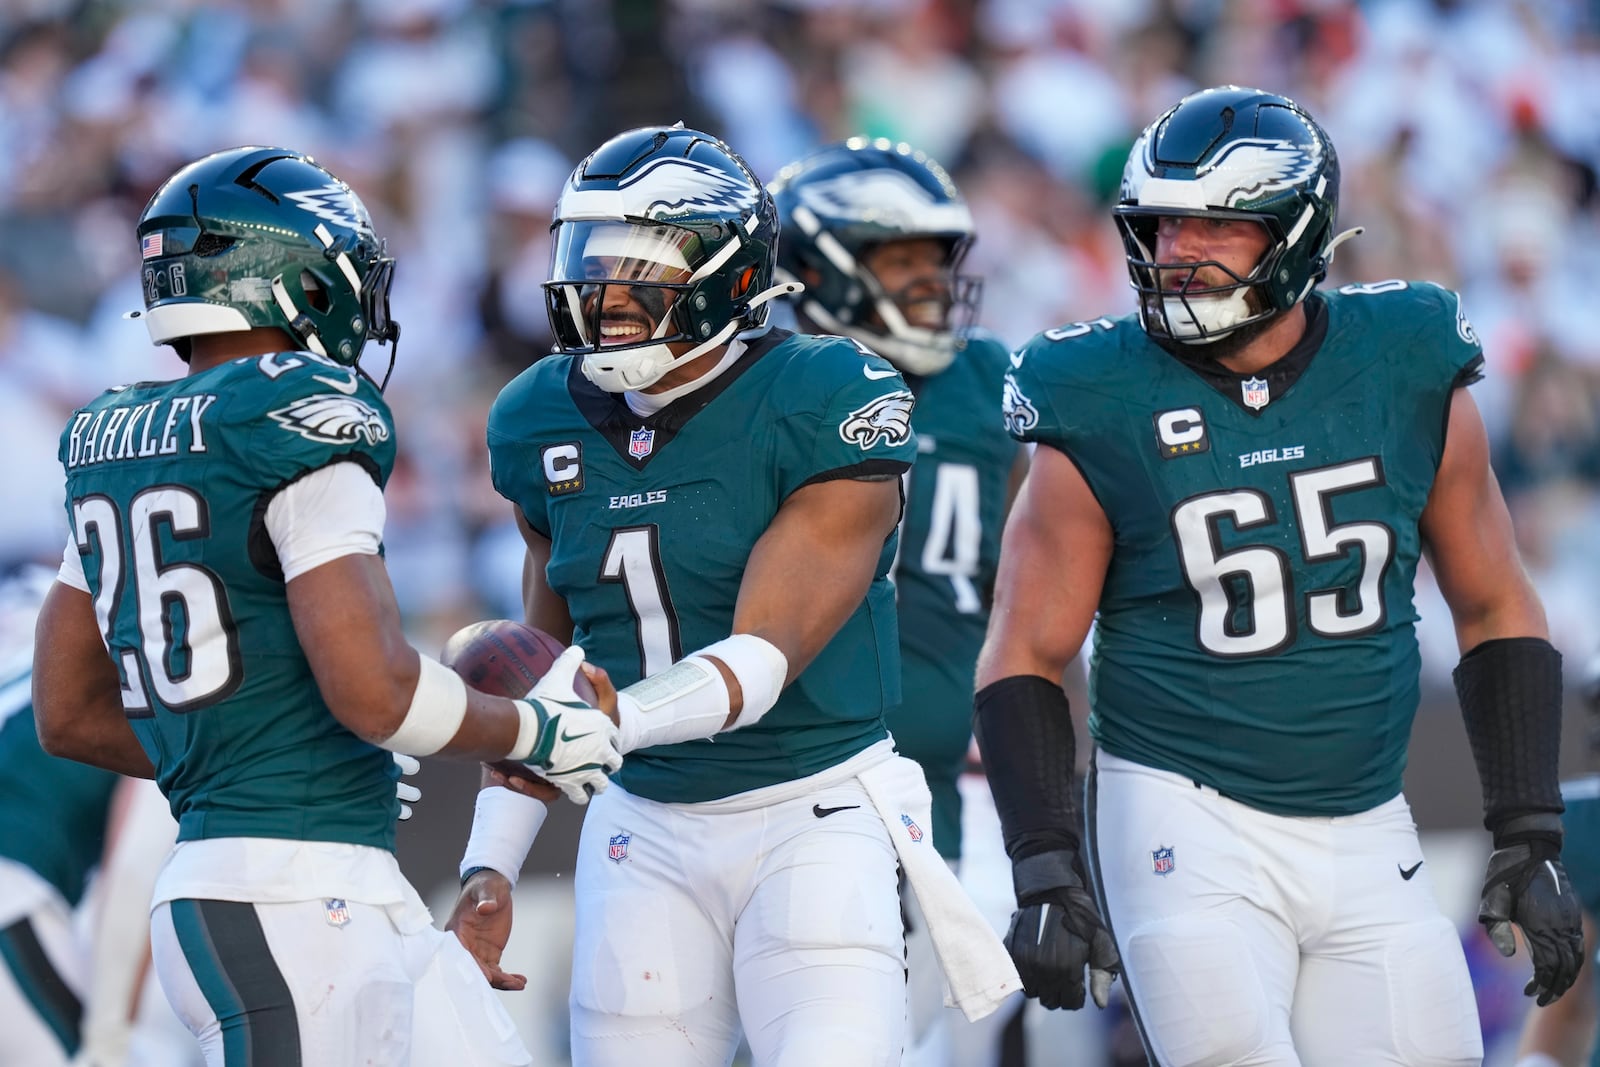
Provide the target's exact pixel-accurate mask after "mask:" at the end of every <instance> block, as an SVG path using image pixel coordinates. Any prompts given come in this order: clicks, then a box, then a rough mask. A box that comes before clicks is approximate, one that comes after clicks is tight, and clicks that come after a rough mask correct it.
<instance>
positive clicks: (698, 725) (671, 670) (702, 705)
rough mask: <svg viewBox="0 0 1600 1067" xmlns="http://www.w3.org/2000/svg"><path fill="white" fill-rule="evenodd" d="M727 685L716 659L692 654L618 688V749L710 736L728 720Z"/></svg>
mask: <svg viewBox="0 0 1600 1067" xmlns="http://www.w3.org/2000/svg"><path fill="white" fill-rule="evenodd" d="M728 710H729V708H728V686H727V683H726V682H724V681H723V680H722V672H721V671H719V670H717V668H716V665H715V664H712V663H707V662H705V661H704V660H700V659H696V658H695V657H693V656H690V657H688V658H687V659H681V660H679V661H678V662H677V663H674V664H673V665H672V666H670V667H668V668H667V669H666V670H664V671H658V672H657V673H655V674H652V675H651V676H650V677H648V678H643V679H640V680H639V681H637V682H634V683H633V684H632V685H630V686H628V688H626V689H624V690H622V691H620V692H619V693H617V720H618V721H617V733H618V734H619V735H620V736H619V738H618V741H617V750H618V751H620V752H621V753H622V754H623V755H627V754H628V753H629V752H632V751H633V750H634V749H638V748H649V747H651V746H652V745H674V744H677V743H678V742H680V741H694V740H697V739H699V738H702V737H710V736H711V735H712V734H714V733H716V732H717V731H719V730H721V729H722V724H723V723H725V722H727V721H728Z"/></svg>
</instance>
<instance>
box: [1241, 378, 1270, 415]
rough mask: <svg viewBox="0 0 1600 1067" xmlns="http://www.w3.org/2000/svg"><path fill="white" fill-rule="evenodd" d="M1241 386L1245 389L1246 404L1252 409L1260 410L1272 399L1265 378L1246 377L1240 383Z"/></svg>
mask: <svg viewBox="0 0 1600 1067" xmlns="http://www.w3.org/2000/svg"><path fill="white" fill-rule="evenodd" d="M1239 388H1240V389H1242V390H1243V391H1244V406H1245V407H1247V408H1249V409H1250V410H1251V411H1260V410H1261V409H1262V408H1264V407H1266V406H1267V401H1269V400H1271V399H1272V396H1271V394H1270V393H1269V391H1268V389H1267V380H1266V379H1265V378H1246V379H1245V380H1244V381H1242V382H1240V383H1239Z"/></svg>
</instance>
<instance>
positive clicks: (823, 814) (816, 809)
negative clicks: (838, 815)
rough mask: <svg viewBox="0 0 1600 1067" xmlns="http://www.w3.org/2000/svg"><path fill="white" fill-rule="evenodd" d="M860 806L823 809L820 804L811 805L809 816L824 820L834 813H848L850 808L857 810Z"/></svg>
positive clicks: (851, 805) (848, 805)
mask: <svg viewBox="0 0 1600 1067" xmlns="http://www.w3.org/2000/svg"><path fill="white" fill-rule="evenodd" d="M860 806H861V805H860V804H841V805H839V806H838V807H837V808H825V807H823V806H822V805H821V804H813V805H811V814H813V815H815V816H816V817H817V818H819V819H826V818H827V817H828V816H830V815H832V814H833V813H834V812H836V811H849V810H850V809H851V808H859V807H860Z"/></svg>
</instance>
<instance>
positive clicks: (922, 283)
mask: <svg viewBox="0 0 1600 1067" xmlns="http://www.w3.org/2000/svg"><path fill="white" fill-rule="evenodd" d="M861 264H862V266H864V267H866V269H867V270H869V271H871V272H872V273H873V275H874V276H875V277H876V278H877V279H878V282H879V284H881V285H882V286H883V289H884V292H886V293H888V294H889V297H890V299H892V300H893V301H894V302H895V305H896V306H897V307H899V309H900V313H901V314H903V315H904V316H905V317H906V321H907V322H909V323H910V324H911V325H913V326H921V327H923V328H925V329H930V330H941V329H943V328H944V326H945V320H946V318H947V316H948V315H949V312H950V254H949V249H948V247H947V246H946V244H945V242H943V241H941V240H938V239H937V238H933V237H908V238H905V239H904V240H900V241H885V242H884V243H883V244H880V245H877V246H875V247H874V248H872V249H871V250H869V251H868V252H867V253H866V254H865V255H863V256H862V258H861ZM877 325H879V326H882V325H883V324H882V323H878V324H877Z"/></svg>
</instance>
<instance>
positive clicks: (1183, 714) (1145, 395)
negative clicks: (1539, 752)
mask: <svg viewBox="0 0 1600 1067" xmlns="http://www.w3.org/2000/svg"><path fill="white" fill-rule="evenodd" d="M1306 308H1307V330H1306V335H1305V337H1304V338H1303V340H1302V341H1301V342H1300V344H1299V345H1297V346H1296V348H1295V349H1294V350H1293V351H1291V352H1290V353H1288V354H1287V355H1285V356H1284V357H1283V359H1282V360H1280V361H1278V363H1277V364H1274V365H1273V367H1269V368H1267V369H1266V370H1265V371H1263V372H1262V374H1261V375H1258V376H1241V375H1228V374H1217V373H1214V368H1211V369H1207V368H1204V367H1198V366H1195V365H1191V364H1190V363H1187V362H1185V361H1183V360H1180V359H1178V358H1176V357H1174V356H1172V355H1169V354H1168V353H1167V352H1166V351H1164V350H1163V349H1162V348H1160V347H1159V346H1157V345H1156V344H1155V343H1154V342H1152V341H1150V340H1149V339H1148V338H1147V337H1146V336H1145V333H1144V331H1143V330H1141V329H1140V327H1139V323H1138V321H1137V320H1136V319H1135V318H1133V317H1129V318H1125V319H1118V320H1110V319H1100V320H1097V321H1095V322H1091V323H1078V324H1074V325H1072V326H1068V327H1062V328H1060V329H1056V330H1048V331H1045V332H1044V333H1041V334H1039V335H1038V336H1036V337H1035V338H1034V339H1033V340H1032V341H1030V342H1029V343H1028V345H1026V346H1025V347H1024V348H1023V349H1022V350H1021V351H1020V352H1019V353H1018V354H1017V355H1016V356H1014V357H1013V358H1012V363H1013V366H1012V368H1011V371H1010V373H1009V374H1008V375H1007V378H1006V385H1005V417H1006V422H1007V426H1008V428H1009V429H1010V430H1011V432H1012V433H1013V435H1014V436H1017V437H1018V438H1020V439H1022V440H1027V441H1037V442H1039V443H1040V444H1043V445H1048V446H1050V447H1052V448H1056V449H1059V450H1060V451H1062V452H1063V453H1065V454H1066V455H1067V456H1068V457H1069V458H1071V459H1072V461H1073V462H1074V463H1075V464H1076V465H1077V467H1078V469H1079V470H1080V471H1081V472H1082V474H1083V477H1084V479H1085V481H1086V482H1087V483H1088V485H1089V488H1090V489H1091V490H1092V491H1093V493H1094V494H1095V497H1096V499H1097V500H1098V501H1099V502H1100V505H1101V507H1102V508H1103V509H1104V511H1105V514H1106V516H1107V518H1108V519H1109V520H1110V524H1111V527H1112V530H1113V532H1114V536H1115V538H1116V555H1115V559H1114V561H1113V563H1112V566H1111V568H1110V570H1109V572H1108V573H1107V576H1106V581H1105V586H1104V589H1103V591H1102V593H1101V600H1100V612H1099V616H1098V621H1097V625H1096V630H1095V634H1096V637H1095V649H1094V654H1093V658H1092V660H1091V669H1092V671H1093V687H1094V689H1093V691H1094V693H1095V707H1094V710H1093V713H1092V715H1091V720H1090V726H1091V730H1092V732H1093V734H1094V736H1095V738H1096V740H1097V741H1098V742H1099V743H1100V744H1101V745H1103V746H1104V747H1105V748H1106V749H1107V750H1108V751H1110V752H1112V753H1114V754H1116V755H1119V756H1123V757H1125V758H1127V759H1131V760H1135V761H1137V762H1139V763H1143V764H1146V765H1149V766H1154V767H1159V768H1162V769H1165V770H1170V771H1173V772H1176V773H1179V774H1182V775H1185V776H1187V777H1189V778H1192V779H1194V780H1195V781H1198V782H1202V783H1205V784H1207V785H1211V786H1213V787H1215V788H1216V789H1218V790H1219V791H1221V792H1222V793H1224V794H1226V795H1230V796H1234V797H1236V798H1237V799H1239V800H1241V801H1243V802H1245V803H1248V804H1250V805H1251V806H1253V807H1257V808H1260V809H1262V810H1265V811H1269V812H1274V813H1279V814H1286V815H1341V814H1349V813H1353V812H1357V811H1364V810H1366V809H1368V808H1371V807H1374V806H1376V805H1377V804H1380V803H1382V802H1383V801H1385V800H1388V799H1390V798H1391V797H1393V796H1395V795H1396V794H1397V793H1399V791H1400V787H1401V772H1402V771H1403V769H1404V764H1405V748H1406V742H1407V739H1408V737H1409V735H1410V732H1411V722H1412V718H1413V716H1414V714H1415V712H1416V707H1417V701H1418V690H1417V677H1418V669H1417V659H1418V652H1417V643H1416V636H1415V632H1414V624H1415V621H1416V610H1415V607H1414V605H1413V602H1412V580H1413V577H1414V575H1415V572H1416V566H1417V560H1418V556H1419V554H1420V551H1421V537H1420V534H1419V531H1418V526H1417V524H1418V519H1419V517H1420V516H1421V514H1422V510H1423V507H1424V506H1425V504H1426V503H1427V500H1428V494H1429V491H1430V489H1431V488H1432V485H1433V479H1434V474H1435V472H1436V471H1437V469H1438V465H1439V461H1440V458H1441V456H1442V454H1443V450H1444V432H1445V425H1446V420H1447V417H1448V414H1449V405H1450V399H1451V396H1452V394H1453V391H1454V390H1455V388H1456V387H1457V386H1459V385H1464V384H1470V382H1472V381H1475V380H1476V379H1477V377H1478V376H1479V373H1480V368H1481V365H1482V353H1481V350H1480V347H1479V344H1478V340H1477V337H1476V336H1475V335H1474V334H1473V332H1472V329H1471V327H1470V325H1469V324H1468V323H1467V321H1466V319H1465V318H1464V317H1462V315H1461V312H1460V308H1459V305H1458V301H1457V298H1456V296H1455V294H1454V293H1451V292H1449V291H1447V290H1444V289H1441V288H1439V287H1437V286H1434V285H1431V284H1427V283H1407V282H1402V281H1394V282H1382V283H1377V284H1374V285H1357V286H1346V287H1345V288H1343V289H1341V290H1338V291H1336V292H1332V293H1324V294H1317V293H1314V294H1312V295H1311V296H1310V297H1308V298H1307V302H1306ZM1287 662H1292V663H1293V664H1294V669H1293V670H1288V669H1286V663H1287ZM1308 679H1313V680H1314V682H1313V683H1312V684H1311V685H1308V684H1307V680H1308Z"/></svg>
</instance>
